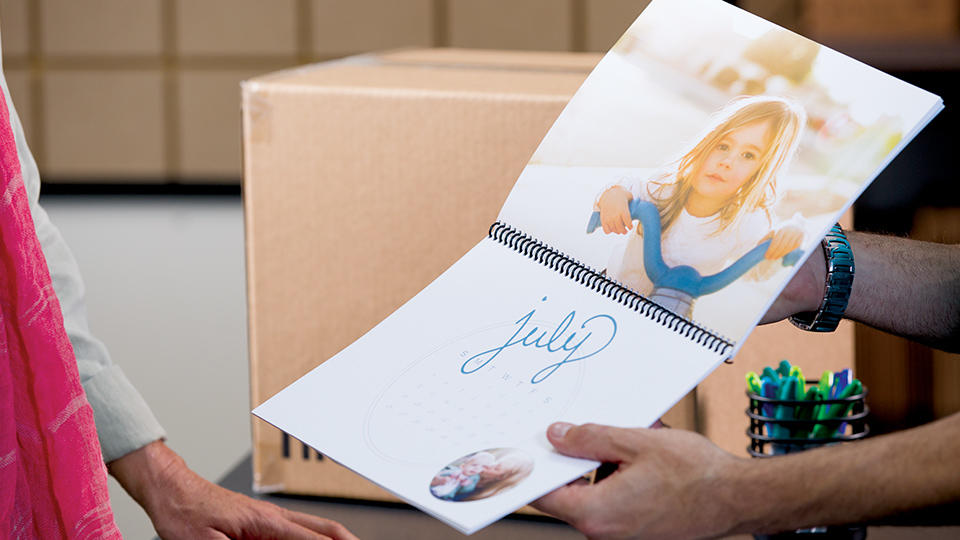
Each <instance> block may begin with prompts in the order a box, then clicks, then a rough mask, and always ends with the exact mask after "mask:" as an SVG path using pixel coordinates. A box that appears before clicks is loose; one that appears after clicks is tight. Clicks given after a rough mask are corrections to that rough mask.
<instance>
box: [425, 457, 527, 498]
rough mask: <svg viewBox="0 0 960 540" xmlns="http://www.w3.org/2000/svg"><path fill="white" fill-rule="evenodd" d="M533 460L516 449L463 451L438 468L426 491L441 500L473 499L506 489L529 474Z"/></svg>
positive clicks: (495, 493) (491, 495)
mask: <svg viewBox="0 0 960 540" xmlns="http://www.w3.org/2000/svg"><path fill="white" fill-rule="evenodd" d="M532 471H533V459H531V458H530V456H528V455H527V454H526V453H525V452H523V451H522V450H517V449H516V448H490V449H487V450H481V451H479V452H473V453H472V454H467V455H465V456H463V457H462V458H459V459H457V460H454V461H453V462H452V463H450V464H449V465H447V466H445V467H444V468H442V469H440V472H438V473H437V474H436V475H435V476H434V477H433V479H432V480H430V493H432V494H433V496H434V497H436V498H438V499H441V500H444V501H453V502H461V501H476V500H479V499H486V498H487V497H493V496H494V495H497V494H499V493H502V492H504V491H507V490H509V489H511V488H513V486H516V485H517V484H519V483H520V482H522V481H523V479H524V478H526V477H528V476H530V473H531V472H532Z"/></svg>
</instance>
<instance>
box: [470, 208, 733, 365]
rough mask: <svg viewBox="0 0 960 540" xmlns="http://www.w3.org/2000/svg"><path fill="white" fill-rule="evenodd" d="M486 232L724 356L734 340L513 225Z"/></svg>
mask: <svg viewBox="0 0 960 540" xmlns="http://www.w3.org/2000/svg"><path fill="white" fill-rule="evenodd" d="M488 236H490V238H492V239H494V240H496V241H497V242H499V243H501V244H503V245H504V246H507V247H508V248H510V249H512V250H514V251H516V252H517V253H520V254H522V255H524V256H526V257H529V258H531V259H533V260H535V261H537V262H539V263H540V264H542V265H544V266H546V267H548V268H550V269H552V270H556V271H557V272H558V273H560V274H562V275H564V276H567V277H569V278H570V279H572V280H574V281H576V282H577V283H580V284H582V285H584V286H585V287H587V288H588V289H591V290H594V291H597V292H598V293H600V294H603V295H604V296H606V297H608V298H611V299H612V300H613V301H615V302H617V303H619V304H622V305H624V306H626V307H628V308H630V309H632V310H634V311H636V312H638V313H640V314H641V315H643V316H644V317H646V318H648V319H650V320H652V321H654V322H656V323H657V324H660V325H662V326H665V327H667V328H669V329H670V330H672V331H673V332H675V333H677V334H680V335H682V336H685V337H687V338H689V339H691V340H692V341H695V342H697V343H699V344H701V345H703V346H704V347H706V348H707V349H710V350H711V351H714V352H716V353H719V354H721V355H723V356H726V355H727V353H729V352H730V349H732V348H733V343H731V342H730V341H729V340H727V339H724V338H722V337H720V336H718V335H716V334H714V333H713V332H710V331H709V330H707V329H705V328H703V327H702V326H699V325H697V324H696V323H694V322H691V321H689V320H687V319H685V318H683V317H681V316H680V315H677V314H676V313H674V312H672V311H670V310H669V309H667V308H665V307H663V306H661V305H660V304H657V303H656V302H653V301H651V300H648V299H646V298H644V297H643V296H641V295H639V294H637V293H635V292H633V291H631V290H630V289H628V288H627V287H624V286H623V285H621V284H620V283H617V282H616V281H614V280H612V279H610V278H608V277H607V276H605V275H603V274H600V273H598V272H596V271H594V270H593V269H591V268H590V267H589V266H587V265H585V264H583V263H581V262H580V261H578V260H576V259H574V258H572V257H570V256H568V255H566V254H565V253H562V252H560V251H557V250H555V249H553V248H552V247H550V246H548V245H546V244H544V243H543V242H541V241H539V240H537V239H535V238H531V237H529V236H527V235H526V234H524V233H523V232H521V231H519V230H517V229H514V228H513V227H511V226H509V225H507V224H505V223H503V222H500V221H496V222H494V223H493V225H491V226H490V230H489V231H488Z"/></svg>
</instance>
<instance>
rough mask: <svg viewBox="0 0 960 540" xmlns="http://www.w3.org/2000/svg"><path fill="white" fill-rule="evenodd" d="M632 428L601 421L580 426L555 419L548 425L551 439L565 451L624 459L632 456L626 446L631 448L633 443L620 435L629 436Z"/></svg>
mask: <svg viewBox="0 0 960 540" xmlns="http://www.w3.org/2000/svg"><path fill="white" fill-rule="evenodd" d="M628 432H629V430H627V429H622V428H614V427H610V426H601V425H597V424H583V425H580V426H577V425H573V424H568V423H566V422H555V423H553V424H551V425H550V427H549V428H547V439H549V440H550V443H551V444H553V446H554V448H556V449H557V451H558V452H560V453H561V454H565V455H568V456H571V457H578V458H584V459H592V460H595V461H604V462H610V463H621V462H623V461H624V460H625V459H626V458H627V457H628V456H627V455H626V453H625V452H624V450H625V449H627V448H629V445H627V444H625V442H624V441H622V440H619V439H622V438H625V437H626V436H627V434H628Z"/></svg>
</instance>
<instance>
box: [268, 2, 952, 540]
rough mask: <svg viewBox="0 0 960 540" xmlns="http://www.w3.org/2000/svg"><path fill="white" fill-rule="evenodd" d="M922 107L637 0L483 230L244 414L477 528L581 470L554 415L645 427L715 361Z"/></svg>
mask: <svg viewBox="0 0 960 540" xmlns="http://www.w3.org/2000/svg"><path fill="white" fill-rule="evenodd" d="M940 109H942V102H941V100H940V99H939V98H938V97H937V96H935V95H933V94H930V93H928V92H925V91H923V90H921V89H918V88H916V87H913V86H911V85H909V84H906V83H904V82H902V81H899V80H897V79H895V78H893V77H890V76H888V75H885V74H883V73H882V72H879V71H877V70H875V69H873V68H871V67H869V66H866V65H864V64H862V63H859V62H857V61H855V60H853V59H850V58H847V57H845V56H843V55H841V54H839V53H837V52H835V51H832V50H830V49H827V48H825V47H823V46H821V45H819V44H817V43H815V42H813V41H810V40H808V39H805V38H803V37H801V36H798V35H796V34H794V33H792V32H790V31H787V30H785V29H782V28H779V27H777V26H775V25H773V24H771V23H769V22H766V21H764V20H762V19H759V18H757V17H755V16H753V15H750V14H748V13H746V12H743V11H741V10H739V9H737V8H735V7H733V6H731V5H729V4H727V3H725V2H722V1H720V0H654V1H653V2H652V3H650V5H649V6H648V7H647V8H646V9H645V10H644V11H643V13H642V14H641V15H640V16H639V18H637V20H636V21H635V22H634V23H633V24H632V25H631V26H630V28H629V29H628V30H627V32H626V33H625V34H624V35H623V37H621V38H620V40H619V41H617V43H616V44H615V45H614V47H613V48H612V49H611V50H610V52H609V53H608V54H607V55H606V56H605V57H604V58H603V60H602V61H601V62H600V63H599V64H598V65H597V67H596V69H595V70H594V71H593V72H592V73H591V74H590V76H589V77H588V78H587V80H586V81H585V82H584V84H583V86H582V87H581V88H580V90H579V91H578V92H577V93H576V95H575V96H574V97H573V98H572V99H571V101H570V102H569V104H568V105H567V107H566V108H565V109H564V111H563V112H562V113H561V115H560V116H559V117H558V119H557V121H556V123H555V124H554V125H553V127H551V129H550V130H549V132H548V133H547V134H546V136H545V137H544V139H543V141H542V142H541V144H540V146H539V147H538V149H537V150H536V152H535V153H534V155H533V156H532V157H531V159H530V161H529V163H528V165H527V166H526V167H525V169H524V170H523V172H522V173H521V175H520V177H519V179H518V180H517V183H516V185H515V186H514V189H513V190H512V192H511V193H510V195H509V197H508V198H507V200H506V202H505V204H504V206H503V208H502V209H501V212H500V215H499V216H498V217H497V219H496V221H495V222H494V223H493V224H492V225H491V226H490V229H489V231H487V236H486V238H484V239H483V240H482V241H480V243H479V244H477V245H476V246H475V247H474V248H473V249H471V250H470V251H469V252H468V253H467V254H465V255H464V256H463V258H461V259H460V260H459V261H458V262H456V263H455V264H454V265H453V266H451V267H450V268H449V269H448V270H447V271H446V272H444V273H443V274H442V275H441V276H440V277H439V278H437V279H436V280H435V281H434V282H433V283H431V284H430V285H429V286H427V287H426V288H425V289H424V290H423V291H421V292H420V293H419V294H418V295H416V296H415V297H414V298H412V299H411V300H409V301H408V302H407V303H406V304H404V305H403V306H402V307H401V308H400V309H398V310H397V311H396V312H394V313H393V314H392V315H390V316H389V317H388V318H387V319H385V320H384V321H383V322H381V323H380V324H379V325H377V326H376V327H374V328H373V329H371V330H370V331H369V332H368V333H367V334H366V335H364V336H363V337H362V338H360V339H359V340H357V341H356V342H355V343H353V344H352V345H350V346H349V347H347V348H346V349H344V350H343V351H341V352H340V353H338V354H337V355H336V356H334V357H333V358H330V359H325V358H317V362H318V363H320V365H319V366H318V367H317V368H315V369H314V370H313V371H311V372H310V373H308V374H307V375H305V376H304V377H302V378H301V379H299V380H298V381H296V382H294V383H293V384H292V385H290V386H289V387H287V388H286V389H284V390H283V391H281V392H280V393H279V394H277V395H276V396H274V397H272V398H271V399H269V400H267V401H266V402H264V403H263V404H261V405H260V406H259V407H257V408H256V409H255V411H254V413H255V414H256V415H257V416H259V417H261V418H263V419H264V420H266V421H267V422H270V423H271V424H273V425H275V426H277V427H279V428H280V429H282V430H284V431H285V432H287V433H289V434H290V435H292V436H294V437H296V438H298V439H300V440H302V441H304V442H305V443H307V444H308V445H310V446H312V447H314V448H316V449H317V450H318V451H320V452H322V453H323V454H324V455H326V456H328V457H330V458H332V459H334V460H336V461H337V462H339V463H341V464H343V465H345V466H346V467H348V468H350V469H352V470H354V471H356V472H358V473H359V474H361V475H363V476H365V477H366V478H368V479H370V480H371V481H373V482H374V483H376V484H378V485H380V486H382V487H383V488H385V489H387V490H388V491H390V492H392V493H394V494H395V495H397V496H398V497H400V498H402V499H404V500H406V501H408V502H410V503H411V504H413V505H414V506H417V507H418V508H420V509H422V510H424V511H425V512H428V513H430V514H432V515H434V516H436V517H437V518H439V519H441V520H443V521H445V522H447V523H449V524H450V525H451V526H453V527H456V528H457V529H459V530H461V531H463V532H465V533H471V532H473V531H476V530H477V529H479V528H482V527H483V526H485V525H487V524H489V523H491V522H492V521H495V520H496V519H499V518H500V517H502V516H504V515H505V514H507V513H509V512H511V511H513V510H516V509H517V508H519V507H521V506H523V505H525V504H527V503H529V502H531V501H532V500H534V499H536V498H538V497H539V496H541V495H543V494H545V493H547V492H549V491H551V490H553V489H555V488H557V487H559V486H562V485H564V484H565V483H567V482H570V481H571V480H573V479H575V478H577V477H579V476H581V475H583V474H585V473H587V472H589V471H590V470H591V469H593V468H595V467H596V466H597V463H595V462H590V461H586V460H579V459H573V458H568V457H564V456H561V455H559V454H557V453H556V452H554V451H553V450H552V448H551V446H550V444H549V443H548V442H547V440H546V437H545V430H546V427H547V426H548V425H549V424H550V423H551V422H554V421H558V420H563V421H567V422H573V423H582V422H596V423H602V424H610V425H616V426H638V427H644V426H649V425H651V424H652V423H653V422H655V421H656V420H657V419H658V418H659V417H660V415H662V414H663V413H664V412H665V411H667V410H668V409H669V408H670V407H671V406H672V405H673V404H674V403H675V402H676V401H678V400H679V399H680V398H681V397H682V396H684V395H685V394H686V393H688V392H689V391H690V390H691V389H692V388H693V387H694V386H696V384H697V383H698V382H699V381H700V380H702V379H703V378H704V377H705V376H706V375H707V374H708V373H710V371H712V370H713V369H714V368H716V367H717V366H718V365H719V364H721V363H722V362H724V361H725V360H729V359H730V358H732V357H733V356H734V355H735V354H736V352H737V350H738V349H739V347H740V346H741V345H742V344H743V342H744V340H745V339H746V337H747V335H748V334H749V332H750V331H751V329H752V328H753V327H754V326H755V325H756V324H757V323H758V322H759V320H760V318H761V317H762V316H763V314H764V313H765V312H766V310H767V309H768V308H769V306H770V305H771V303H772V302H773V301H774V299H775V298H776V297H777V295H778V294H779V293H780V291H781V290H782V289H783V288H784V287H785V286H786V284H787V283H788V282H789V280H790V278H791V277H792V275H793V274H794V272H795V271H796V270H797V268H799V266H800V265H802V264H803V261H804V260H805V259H806V257H807V256H808V255H809V254H810V253H811V252H812V251H813V250H814V249H819V246H820V240H821V238H822V237H823V235H824V233H825V232H826V231H827V230H828V229H829V228H830V226H831V225H833V223H835V222H836V220H837V219H838V218H839V216H840V215H841V214H842V213H843V212H844V211H845V210H846V209H847V208H848V207H849V206H850V205H851V204H852V203H853V201H854V200H855V199H856V197H857V196H858V195H859V194H860V193H861V192H862V191H863V190H864V189H865V188H866V187H867V185H869V183H870V182H871V181H872V180H873V178H874V177H875V176H876V175H877V174H878V173H879V172H880V171H881V170H882V169H883V167H884V166H885V165H886V164H887V163H888V162H889V161H890V160H891V159H892V158H893V157H894V156H895V155H896V154H897V153H898V152H899V151H900V149H901V148H903V146H904V145H905V144H906V143H907V142H908V141H909V140H910V139H911V138H912V137H913V136H914V135H915V134H916V133H917V132H918V131H919V130H920V129H921V128H922V127H923V126H924V125H925V124H926V123H927V122H929V121H930V119H931V118H932V117H933V116H934V115H935V114H936V113H937V112H939V110H940ZM370 151H371V152H376V148H371V149H370ZM291 196H293V195H292V194H291ZM425 196H428V195H425ZM456 226H458V224H457V223H436V224H434V227H436V228H443V227H456ZM422 234H424V235H427V236H429V235H430V234H431V230H430V229H426V230H424V231H423V232H422ZM479 234H481V231H478V235H479ZM383 271H384V272H391V271H394V269H390V268H384V269H383ZM317 309H323V306H317ZM321 362H322V363H321ZM731 406H736V405H735V404H731Z"/></svg>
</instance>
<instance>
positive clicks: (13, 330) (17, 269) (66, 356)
mask: <svg viewBox="0 0 960 540" xmlns="http://www.w3.org/2000/svg"><path fill="white" fill-rule="evenodd" d="M7 534H9V535H10V536H4V535H7ZM0 537H4V538H69V539H86V538H97V539H100V538H121V535H120V531H119V530H118V529H117V527H116V525H115V524H114V521H113V514H112V512H111V511H110V498H109V495H108V493H107V477H106V467H104V464H103V458H102V457H101V454H100V444H99V443H98V442H97V432H96V428H95V426H94V423H93V409H91V408H90V404H89V403H87V399H86V396H85V395H84V393H83V388H82V387H81V386H80V379H79V376H78V374H77V363H76V360H75V359H74V356H73V348H72V347H71V346H70V342H69V340H68V339H67V334H66V331H65V330H64V327H63V315H62V314H61V312H60V303H59V301H58V300H57V297H56V295H55V294H54V291H53V285H52V283H51V281H50V273H49V272H48V271H47V264H46V260H45V259H44V256H43V252H42V251H40V242H39V240H38V239H37V235H36V232H35V230H34V227H33V218H32V217H31V215H30V207H29V204H28V202H27V194H26V191H25V189H24V185H23V177H22V175H21V172H20V162H19V160H18V158H17V146H16V143H15V141H14V138H13V132H12V131H11V129H10V113H9V110H8V109H7V103H6V100H5V99H4V98H3V94H2V93H0Z"/></svg>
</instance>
